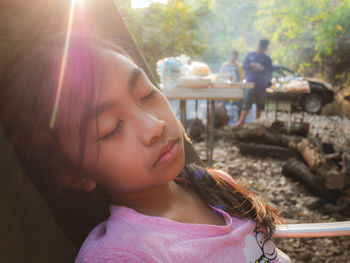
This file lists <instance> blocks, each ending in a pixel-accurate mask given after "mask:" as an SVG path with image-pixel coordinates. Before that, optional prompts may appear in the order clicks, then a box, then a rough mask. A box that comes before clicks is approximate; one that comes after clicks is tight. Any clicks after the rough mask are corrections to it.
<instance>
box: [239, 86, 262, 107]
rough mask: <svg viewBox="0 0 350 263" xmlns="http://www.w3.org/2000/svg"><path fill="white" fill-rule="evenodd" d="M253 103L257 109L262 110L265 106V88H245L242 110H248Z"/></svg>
mask: <svg viewBox="0 0 350 263" xmlns="http://www.w3.org/2000/svg"><path fill="white" fill-rule="evenodd" d="M253 103H255V104H256V108H257V109H258V110H263V109H264V106H265V89H257V88H253V89H246V92H245V97H244V100H243V106H242V110H244V111H249V110H250V108H251V107H252V105H253Z"/></svg>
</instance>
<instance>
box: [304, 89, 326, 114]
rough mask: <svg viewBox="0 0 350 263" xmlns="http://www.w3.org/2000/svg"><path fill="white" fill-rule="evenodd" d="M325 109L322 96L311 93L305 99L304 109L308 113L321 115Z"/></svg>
mask: <svg viewBox="0 0 350 263" xmlns="http://www.w3.org/2000/svg"><path fill="white" fill-rule="evenodd" d="M322 107H323V98H322V96H321V95H320V94H317V93H310V94H308V95H306V97H305V98H304V103H303V108H304V111H306V112H308V113H314V114H315V113H316V114H317V113H320V112H321V110H322Z"/></svg>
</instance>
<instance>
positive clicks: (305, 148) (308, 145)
mask: <svg viewBox="0 0 350 263" xmlns="http://www.w3.org/2000/svg"><path fill="white" fill-rule="evenodd" d="M289 147H290V148H292V149H295V150H297V151H298V152H299V153H300V154H301V155H302V156H303V158H304V160H305V162H306V163H307V165H308V166H309V167H310V169H311V170H313V169H316V168H317V167H320V166H321V165H322V164H325V163H326V158H325V157H324V156H323V154H322V153H321V152H320V151H319V149H318V148H317V147H316V146H315V145H314V144H313V143H312V141H311V140H308V139H302V140H301V141H300V142H296V143H295V142H291V143H290V144H289Z"/></svg>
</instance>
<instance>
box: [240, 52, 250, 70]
mask: <svg viewBox="0 0 350 263" xmlns="http://www.w3.org/2000/svg"><path fill="white" fill-rule="evenodd" d="M248 57H249V53H248V55H247V56H246V57H245V59H244V61H243V66H242V67H243V69H244V70H245V71H248V70H251V69H250V62H249V59H248Z"/></svg>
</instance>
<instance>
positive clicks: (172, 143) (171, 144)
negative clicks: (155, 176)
mask: <svg viewBox="0 0 350 263" xmlns="http://www.w3.org/2000/svg"><path fill="white" fill-rule="evenodd" d="M177 142H178V140H169V141H168V142H166V143H165V144H164V145H163V146H162V147H161V149H160V152H159V155H158V158H157V161H156V162H155V163H154V164H153V167H156V166H159V165H161V164H164V163H167V162H170V161H171V160H173V159H174V158H175V157H176V155H177V153H178V143H177Z"/></svg>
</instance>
